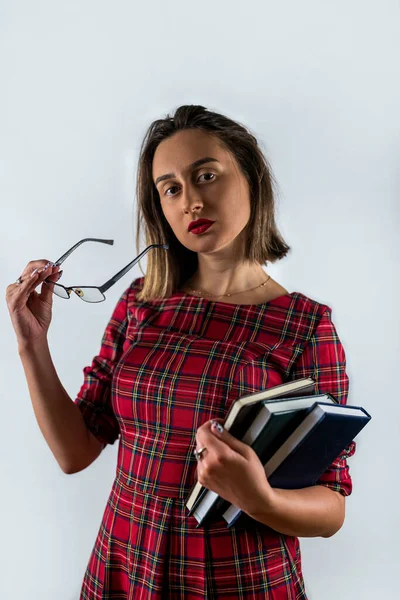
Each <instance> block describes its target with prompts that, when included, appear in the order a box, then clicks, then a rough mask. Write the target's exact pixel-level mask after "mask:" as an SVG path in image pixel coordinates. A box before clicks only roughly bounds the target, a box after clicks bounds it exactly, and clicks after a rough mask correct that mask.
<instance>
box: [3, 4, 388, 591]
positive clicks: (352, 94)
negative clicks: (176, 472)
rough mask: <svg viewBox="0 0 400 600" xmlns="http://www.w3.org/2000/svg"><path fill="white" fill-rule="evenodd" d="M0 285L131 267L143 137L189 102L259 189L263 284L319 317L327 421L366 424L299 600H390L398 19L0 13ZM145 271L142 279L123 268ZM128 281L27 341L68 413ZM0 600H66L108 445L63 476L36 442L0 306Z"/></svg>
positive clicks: (103, 481) (29, 8)
mask: <svg viewBox="0 0 400 600" xmlns="http://www.w3.org/2000/svg"><path fill="white" fill-rule="evenodd" d="M0 38H1V39H0V44H1V46H0V68H1V70H0V81H1V90H2V91H1V93H0V119H1V122H0V126H1V133H0V161H1V162H0V175H1V183H0V197H1V218H0V240H1V241H0V243H1V263H0V269H1V272H0V280H1V286H2V288H3V290H4V295H5V289H6V287H7V285H8V284H9V283H11V282H14V281H15V280H16V278H17V277H18V276H19V275H20V273H21V272H22V270H23V268H24V267H25V265H26V263H27V262H28V261H29V260H33V259H49V260H55V259H57V258H58V257H59V256H60V255H61V254H62V253H63V252H64V251H65V250H66V249H68V248H69V247H70V246H72V245H73V244H74V243H75V242H77V241H78V240H80V239H82V238H84V237H99V238H112V239H114V240H115V244H114V246H106V245H102V244H89V243H88V244H84V245H83V246H82V247H81V248H80V249H79V250H78V251H76V253H74V254H73V255H72V256H71V257H70V258H69V259H68V265H67V263H66V264H65V271H64V276H63V280H64V281H65V283H66V284H84V283H86V284H89V285H90V284H92V285H95V284H100V283H103V282H104V281H105V280H106V279H108V278H109V277H110V276H111V275H113V274H114V273H115V272H116V271H118V270H119V269H120V268H122V267H123V266H125V264H127V263H128V262H129V261H130V260H132V258H133V257H134V256H135V255H136V253H135V243H134V227H135V208H134V206H135V198H134V188H135V173H136V166H137V158H138V151H139V146H140V144H141V141H142V138H143V135H144V133H145V131H146V129H147V127H148V126H149V124H150V123H151V121H153V120H154V119H157V118H160V117H164V116H165V115H166V114H167V113H168V112H171V111H173V110H174V109H175V108H176V107H178V106H179V105H181V104H202V105H203V106H206V107H207V108H210V109H213V110H216V111H218V112H222V113H224V114H226V115H227V116H230V117H232V118H233V119H236V120H238V121H240V122H242V123H244V124H245V125H246V126H248V127H249V128H250V130H251V131H252V132H253V133H254V134H255V135H256V137H257V138H258V139H259V140H260V143H261V144H262V147H263V149H264V151H265V153H266V154H267V156H268V158H269V159H270V161H271V163H272V167H273V170H274V173H275V176H276V178H277V180H278V182H279V186H280V193H279V213H278V222H279V225H280V228H281V231H282V233H283V235H284V237H285V239H286V241H287V242H288V243H289V244H290V245H291V246H292V253H291V254H290V256H289V257H288V258H286V259H284V260H283V261H281V262H280V263H278V264H276V265H274V266H272V267H268V268H267V269H268V272H269V273H270V274H271V275H272V276H273V277H274V278H275V279H277V280H278V281H279V282H280V283H281V284H282V285H284V286H285V287H286V288H287V289H288V290H289V291H290V292H291V291H300V292H302V293H304V294H306V295H308V296H309V297H311V298H313V299H315V300H317V301H320V302H323V303H326V304H328V306H330V307H331V308H332V311H333V312H332V318H333V321H334V323H335V325H336V327H337V331H338V334H339V337H340V338H341V341H342V343H343V346H344V348H345V350H346V354H347V360H348V374H349V377H350V380H351V391H350V396H349V403H351V404H355V405H362V406H364V407H365V408H366V409H367V410H368V411H369V412H370V414H371V415H372V421H371V422H370V424H369V425H368V426H367V428H366V429H365V430H364V431H363V432H362V433H361V434H360V436H359V438H358V444H357V452H356V454H355V456H354V457H353V458H352V459H350V460H349V464H350V467H351V474H352V477H353V485H354V491H353V494H352V495H351V496H350V497H349V498H348V499H347V501H346V503H347V514H346V521H345V524H344V526H343V527H342V529H341V530H340V531H339V532H338V533H337V534H336V535H335V536H334V537H331V538H328V539H324V538H302V539H301V547H302V554H303V569H304V577H305V582H306V588H307V591H308V595H309V598H310V600H322V599H323V600H336V599H337V598H338V597H340V598H341V600H358V599H362V600H369V599H371V600H372V599H374V600H375V599H376V598H377V597H379V598H385V600H394V599H395V598H397V597H398V578H397V573H398V537H399V525H400V522H399V510H398V498H399V475H398V474H399V468H398V456H399V417H400V410H399V394H398V385H397V383H398V377H397V376H398V373H399V359H400V352H399V339H400V336H399V333H400V331H399V329H400V328H399V308H398V297H399V296H398V294H399V283H398V274H399V241H398V240H399V238H398V230H399V193H400V178H399V146H400V135H399V132H400V127H399V124H400V119H399V106H400V84H399V56H400V10H399V3H398V2H397V1H395V0H392V1H390V0H380V2H375V1H372V0H368V1H366V0H363V1H362V0H346V1H344V0H336V2H334V3H333V2H330V3H327V2H321V1H317V0H315V1H312V0H303V1H302V2H298V1H296V0H291V1H286V2H285V1H282V2H272V1H267V2H266V1H265V0H263V1H261V0H258V1H251V0H250V1H247V2H244V3H243V2H240V3H239V2H233V3H232V2H228V1H225V2H207V1H205V2H202V3H189V2H183V1H175V0H172V1H170V2H160V1H157V2H154V1H153V2H149V3H141V5H139V4H138V3H135V2H127V1H118V0H117V1H116V0H114V1H113V2H111V1H110V2H106V1H104V0H96V1H95V0H80V1H79V2H77V1H72V2H59V1H58V2H57V1H55V0H51V1H50V0H42V1H40V0H38V1H36V2H30V1H27V0H21V1H18V0H13V1H12V2H11V0H2V2H1V3H0ZM145 267H146V260H144V261H143V262H142V268H143V270H145ZM139 276H141V272H140V269H139V267H138V266H137V267H135V269H134V270H133V271H131V272H130V273H129V274H128V275H126V276H125V277H124V278H123V279H122V280H120V281H119V282H118V284H117V285H115V286H114V287H113V288H112V289H110V291H109V292H108V295H107V300H106V302H104V303H102V304H98V305H90V304H85V303H83V302H81V301H79V299H78V298H77V297H76V296H74V297H73V298H71V300H70V301H68V302H67V301H64V300H61V299H59V298H56V299H55V301H54V310H53V322H52V324H51V328H50V331H49V340H50V349H51V353H52V357H53V360H54V364H55V366H56V369H57V372H58V374H59V377H60V379H61V381H62V383H63V385H64V387H65V388H66V390H67V391H68V393H69V394H70V396H71V398H74V397H75V395H76V393H77V392H78V390H79V388H80V386H81V383H82V381H83V367H84V366H85V365H87V364H90V362H91V360H92V357H93V356H94V355H95V354H96V353H97V351H98V349H99V344H100V340H101V337H102V334H103V330H104V327H105V325H106V323H107V321H108V319H109V317H110V316H111V312H112V310H113V308H114V306H115V304H116V302H117V300H118V298H119V297H120V295H121V294H122V292H123V291H124V289H125V288H126V287H128V285H129V283H130V281H131V280H132V279H134V278H136V277H139ZM0 320H1V321H0V326H1V345H0V352H1V357H0V370H1V371H0V375H1V386H0V400H1V415H2V419H1V423H2V427H1V432H2V434H1V465H0V468H1V472H0V477H1V480H0V481H1V490H2V493H1V495H0V514H1V516H2V545H1V551H0V564H1V571H2V574H1V577H0V596H1V598H2V599H3V600H25V599H26V598H30V599H33V600H36V599H38V600H39V599H40V600H54V598H57V600H76V599H77V598H78V597H79V590H80V586H81V583H82V578H83V574H84V570H85V568H86V564H87V561H88V558H89V554H90V552H91V549H92V546H93V544H94V541H95V537H96V535H97V531H98V527H99V525H100V521H101V517H102V514H103V510H104V508H105V503H106V500H107V497H108V494H109V491H110V488H111V484H112V481H113V478H114V472H115V466H116V458H117V449H118V448H117V446H118V444H117V443H116V444H115V445H114V446H113V447H112V446H108V447H107V448H106V449H105V451H104V452H103V453H102V454H101V455H100V457H99V458H98V459H97V460H96V461H95V463H93V464H92V465H91V466H90V467H89V468H88V469H86V470H85V471H83V472H81V473H79V474H76V475H70V476H68V475H65V474H64V473H62V471H61V470H60V468H59V466H58V464H57V463H56V461H55V459H54V457H53V455H52V453H51V451H50V450H49V448H48V446H47V444H46V441H45V440H44V438H43V437H42V435H41V432H40V430H39V428H38V425H37V422H36V419H35V415H34V413H33V409H32V405H31V401H30V398H29V394H28V388H27V384H26V380H25V378H24V372H23V369H22V365H21V363H20V360H19V356H18V352H17V345H16V338H15V335H14V330H13V328H12V326H11V322H10V319H9V315H8V311H7V306H6V303H5V301H4V302H3V306H2V309H1V311H0Z"/></svg>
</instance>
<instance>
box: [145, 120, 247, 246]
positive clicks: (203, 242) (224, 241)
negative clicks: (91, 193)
mask: <svg viewBox="0 0 400 600" xmlns="http://www.w3.org/2000/svg"><path fill="white" fill-rule="evenodd" d="M205 157H207V158H209V159H210V158H213V159H215V160H212V161H210V160H208V161H207V162H206V163H204V164H202V165H200V166H195V167H193V166H192V163H194V162H195V161H198V160H200V159H203V158H205ZM164 176H165V177H164ZM160 178H161V179H160ZM153 181H154V183H155V185H156V188H157V190H158V193H159V196H160V202H161V208H162V211H163V213H164V215H165V218H166V219H167V221H168V223H169V225H170V226H171V228H172V231H173V232H174V234H175V235H176V237H177V238H178V240H179V241H180V242H181V244H183V245H184V246H185V247H186V248H188V249H189V250H192V251H194V252H201V253H205V254H207V253H213V252H216V251H218V250H221V249H222V248H225V249H226V248H229V250H232V251H235V252H238V253H241V252H242V242H243V240H242V239H241V237H238V236H239V234H240V233H241V231H242V230H243V229H244V227H245V226H246V224H247V222H248V220H249V217H250V194H249V186H248V184H247V181H246V178H245V177H244V175H243V174H242V172H241V171H240V169H239V166H238V164H237V162H236V160H235V159H234V157H233V156H232V155H231V154H230V153H229V152H227V151H226V150H225V149H223V148H222V147H221V145H220V144H219V140H218V138H216V137H215V136H213V135H210V134H207V133H205V132H203V131H200V130H198V129H187V130H184V131H179V132H178V133H176V134H174V135H173V136H172V137H170V138H168V139H166V140H164V141H163V142H161V143H160V144H159V145H158V147H157V149H156V152H155V154H154V159H153ZM199 218H205V219H210V220H212V221H215V223H214V224H213V225H212V226H211V227H210V228H209V229H207V231H205V232H204V233H201V234H198V235H196V234H194V233H191V232H190V231H188V225H189V223H190V222H191V221H193V220H195V219H199ZM236 258H239V256H236Z"/></svg>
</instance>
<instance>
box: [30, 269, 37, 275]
mask: <svg viewBox="0 0 400 600" xmlns="http://www.w3.org/2000/svg"><path fill="white" fill-rule="evenodd" d="M37 272H38V269H35V270H34V271H32V273H31V277H33V276H34V274H35V273H37Z"/></svg>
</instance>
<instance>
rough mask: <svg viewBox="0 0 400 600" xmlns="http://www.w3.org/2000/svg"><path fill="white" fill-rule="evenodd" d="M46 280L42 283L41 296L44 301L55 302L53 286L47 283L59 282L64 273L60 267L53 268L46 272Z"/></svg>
mask: <svg viewBox="0 0 400 600" xmlns="http://www.w3.org/2000/svg"><path fill="white" fill-rule="evenodd" d="M44 275H45V277H44V280H43V283H42V288H41V291H40V295H41V298H42V300H44V301H45V302H50V303H52V302H53V295H54V294H53V286H51V285H46V281H48V282H54V283H55V282H57V281H58V280H59V279H60V277H61V275H62V271H59V267H53V268H52V269H51V268H50V269H48V270H47V271H45V272H44Z"/></svg>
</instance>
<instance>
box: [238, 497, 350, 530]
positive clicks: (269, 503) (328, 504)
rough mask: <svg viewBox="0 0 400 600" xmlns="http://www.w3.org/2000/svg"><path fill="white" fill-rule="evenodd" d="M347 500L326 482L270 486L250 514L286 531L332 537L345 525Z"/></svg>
mask: <svg viewBox="0 0 400 600" xmlns="http://www.w3.org/2000/svg"><path fill="white" fill-rule="evenodd" d="M271 490H272V491H271ZM344 501H345V498H344V497H343V496H341V494H339V493H338V492H334V491H333V490H331V489H329V488H327V487H325V486H322V485H315V486H312V487H307V488H303V489H298V490H283V489H279V488H269V490H268V489H266V491H265V494H264V495H263V496H262V497H260V499H259V503H258V506H256V508H255V509H254V510H253V511H252V513H251V514H250V513H249V514H250V516H251V517H252V518H253V519H255V520H256V521H260V522H261V523H264V524H265V525H268V526H269V527H271V528H272V529H275V531H279V532H280V533H284V534H286V535H292V536H297V537H318V536H320V537H330V536H331V535H334V534H335V533H336V532H337V531H338V530H339V529H340V528H341V526H342V525H343V521H344V516H345V502H344Z"/></svg>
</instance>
